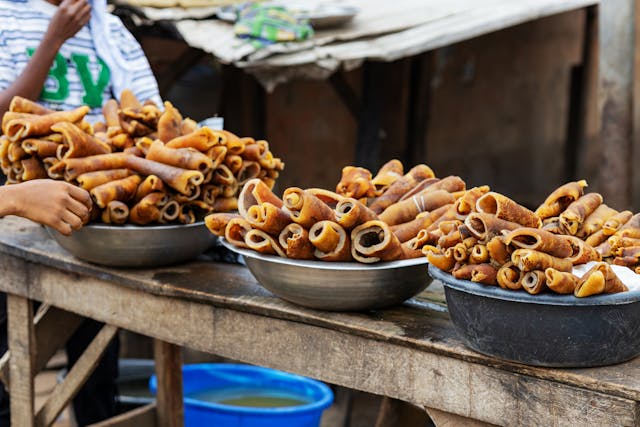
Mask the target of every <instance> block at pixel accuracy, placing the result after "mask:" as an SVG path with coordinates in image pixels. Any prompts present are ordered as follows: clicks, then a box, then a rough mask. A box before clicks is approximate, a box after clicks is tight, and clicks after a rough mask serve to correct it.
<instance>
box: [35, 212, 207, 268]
mask: <svg viewBox="0 0 640 427" xmlns="http://www.w3.org/2000/svg"><path fill="white" fill-rule="evenodd" d="M47 231H48V232H49V234H50V235H51V236H52V237H53V238H54V239H55V241H56V242H58V244H59V245H60V246H62V247H63V248H64V249H66V250H67V251H69V252H70V253H71V254H72V255H73V256H75V257H76V258H80V259H82V260H85V261H89V262H92V263H94V264H101V265H106V266H110V267H138V268H143V267H157V266H162V265H170V264H177V263H180V262H184V261H188V260H190V259H193V258H195V257H197V256H198V255H200V254H201V253H202V252H204V251H205V250H207V249H208V248H209V247H211V246H212V245H213V244H214V243H215V242H216V241H217V237H216V236H214V235H213V234H211V232H210V231H209V230H207V227H206V226H205V225H204V221H200V222H195V223H193V224H188V225H183V224H179V225H156V226H135V225H121V226H115V225H106V224H89V225H86V226H84V227H83V228H82V229H80V230H78V231H74V232H73V233H72V234H71V236H63V235H62V234H60V233H58V232H57V231H55V230H52V229H49V228H47Z"/></svg>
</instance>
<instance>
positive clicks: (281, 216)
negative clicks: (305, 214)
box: [245, 202, 291, 235]
mask: <svg viewBox="0 0 640 427" xmlns="http://www.w3.org/2000/svg"><path fill="white" fill-rule="evenodd" d="M245 219H246V220H247V221H249V224H251V226H252V227H253V228H257V229H259V230H262V231H264V232H265V233H268V234H272V235H278V234H280V232H281V231H282V229H283V228H285V227H286V226H287V225H289V224H291V216H290V215H289V212H287V211H285V210H283V209H282V208H279V207H277V206H276V205H273V204H271V203H269V202H264V203H260V204H259V205H253V206H251V207H250V208H249V210H248V211H247V215H245Z"/></svg>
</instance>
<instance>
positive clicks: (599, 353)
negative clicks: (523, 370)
mask: <svg viewBox="0 0 640 427" xmlns="http://www.w3.org/2000/svg"><path fill="white" fill-rule="evenodd" d="M429 274H430V275H431V276H432V277H433V278H434V279H436V280H440V281H441V282H442V283H443V284H444V286H445V295H446V298H447V306H448V309H449V313H450V316H451V321H452V322H453V325H454V327H455V329H456V331H457V332H458V334H459V335H460V337H461V338H462V339H463V341H464V342H465V343H466V345H467V346H469V347H470V348H472V349H474V350H476V351H478V352H480V353H483V354H486V355H489V356H494V357H498V358H501V359H506V360H511V361H514V362H520V363H524V364H527V365H535V366H547V367H564V368H570V367H576V368H577V367H592V366H603V365H611V364H615V363H620V362H624V361H626V360H629V359H632V358H634V357H636V356H637V355H639V354H640V327H639V326H640V291H629V292H623V293H619V294H611V295H603V296H593V297H588V298H576V297H574V296H573V295H552V294H540V295H529V294H528V293H526V292H524V291H507V290H504V289H501V288H499V287H495V286H485V285H481V284H478V283H473V282H469V281H466V280H458V279H456V278H454V277H453V276H452V275H450V274H448V273H445V272H443V271H441V270H439V269H437V268H435V267H433V266H431V265H430V266H429Z"/></svg>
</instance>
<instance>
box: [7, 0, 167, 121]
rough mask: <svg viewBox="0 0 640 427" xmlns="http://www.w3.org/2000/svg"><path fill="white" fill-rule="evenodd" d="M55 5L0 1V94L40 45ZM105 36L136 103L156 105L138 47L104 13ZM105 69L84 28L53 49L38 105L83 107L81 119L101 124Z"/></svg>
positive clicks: (40, 0) (107, 94) (39, 0)
mask: <svg viewBox="0 0 640 427" xmlns="http://www.w3.org/2000/svg"><path fill="white" fill-rule="evenodd" d="M56 10H57V7H56V6H54V5H52V4H50V3H47V2H46V1H44V0H27V1H26V2H15V1H9V0H0V91H2V90H5V89H7V88H8V87H9V86H10V85H11V84H12V83H13V82H14V81H15V80H16V79H17V78H18V76H20V74H21V73H22V71H23V70H24V68H25V67H26V66H27V63H28V62H29V59H30V57H31V55H32V54H33V52H34V51H35V49H36V48H37V47H38V45H39V44H40V41H41V40H42V38H43V36H44V34H45V32H46V31H47V27H48V25H49V21H50V20H51V18H52V17H53V15H54V14H55V12H56ZM107 22H108V24H109V30H110V32H111V37H112V39H113V40H114V41H116V43H114V45H116V46H119V47H120V50H121V52H122V56H123V57H124V58H125V60H126V61H127V64H128V67H127V68H128V71H129V72H130V73H132V74H131V76H132V81H133V83H132V87H131V88H130V89H131V90H132V91H133V93H134V94H135V95H136V96H137V97H138V99H140V100H141V101H144V100H147V99H152V100H153V101H155V102H156V103H157V104H158V105H161V101H160V96H159V94H158V85H157V83H156V80H155V77H154V76H153V73H152V72H151V68H150V67H149V62H148V61H147V58H146V56H145V54H144V52H143V51H142V48H141V47H140V45H139V44H138V42H137V41H136V40H135V38H134V37H133V36H132V35H131V33H130V32H129V31H128V30H127V29H126V28H125V26H124V25H123V24H122V22H121V21H120V19H119V18H118V17H116V16H113V15H111V14H107ZM110 77H111V75H110V71H109V68H108V67H107V66H106V64H105V63H104V62H102V60H101V59H100V58H98V56H97V55H96V49H95V46H94V42H93V40H92V38H91V32H90V30H89V28H88V26H85V27H83V28H82V29H81V30H80V31H78V33H77V34H76V35H75V36H73V37H71V38H69V39H68V40H67V41H66V42H65V43H64V44H63V45H62V47H61V48H60V50H59V51H58V53H57V55H56V58H55V59H54V62H53V65H52V67H51V69H50V70H49V75H48V77H47V80H46V82H45V84H44V87H43V90H42V92H41V94H40V99H39V100H38V101H39V103H41V104H42V105H44V106H45V107H48V108H51V109H53V110H70V109H73V108H76V107H78V106H80V105H89V106H90V107H91V112H90V113H89V116H88V117H87V120H89V121H91V122H95V121H98V120H101V106H102V104H103V103H104V102H106V101H107V100H109V99H111V98H113V97H114V96H113V93H112V85H111V82H110V80H111V79H110Z"/></svg>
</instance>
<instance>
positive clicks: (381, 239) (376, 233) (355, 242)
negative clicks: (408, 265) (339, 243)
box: [351, 220, 403, 263]
mask: <svg viewBox="0 0 640 427" xmlns="http://www.w3.org/2000/svg"><path fill="white" fill-rule="evenodd" d="M351 241H352V245H351V254H352V255H353V258H355V259H356V260H358V261H360V262H364V263H373V262H378V261H392V260H396V259H400V258H401V257H402V254H403V251H402V245H401V243H400V241H399V240H398V238H397V237H396V236H395V235H394V234H393V233H392V232H391V229H390V228H389V225H388V224H386V223H385V222H383V221H380V220H373V221H367V222H365V223H364V224H361V225H359V226H357V227H356V228H354V229H353V230H352V231H351Z"/></svg>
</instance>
